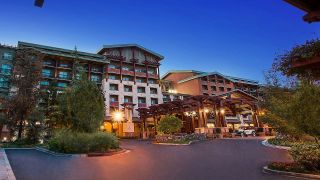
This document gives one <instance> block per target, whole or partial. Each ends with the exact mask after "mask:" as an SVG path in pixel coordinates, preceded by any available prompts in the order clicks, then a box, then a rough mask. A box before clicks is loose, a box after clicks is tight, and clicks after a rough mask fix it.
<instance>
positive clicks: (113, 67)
mask: <svg viewBox="0 0 320 180" xmlns="http://www.w3.org/2000/svg"><path fill="white" fill-rule="evenodd" d="M109 68H111V69H120V66H119V65H117V64H109Z"/></svg>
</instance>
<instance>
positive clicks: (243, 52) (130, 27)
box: [0, 0, 320, 83]
mask: <svg viewBox="0 0 320 180" xmlns="http://www.w3.org/2000/svg"><path fill="white" fill-rule="evenodd" d="M33 3H34V0H2V1H1V11H0V43H2V44H9V45H17V42H18V41H26V42H31V43H37V44H43V45H49V46H55V47H61V48H67V49H74V47H75V46H77V48H78V50H80V51H86V52H93V53H95V52H97V50H98V49H99V48H101V47H102V45H104V44H105V45H109V44H121V43H137V44H139V45H142V46H144V47H146V48H148V49H151V50H153V51H155V52H157V53H159V54H162V55H163V56H164V57H165V59H164V60H163V61H162V62H161V67H160V72H161V74H162V75H163V74H165V73H166V72H167V71H169V70H190V69H193V70H198V71H208V72H212V71H218V72H220V73H223V74H226V75H230V76H238V77H242V78H247V79H252V80H258V81H260V82H261V83H263V82H264V76H263V72H264V71H265V70H268V69H269V68H270V67H271V64H272V62H273V60H274V58H275V57H276V55H277V54H281V53H283V52H285V51H286V50H289V49H290V48H291V47H293V46H294V45H297V44H301V43H304V42H305V41H306V40H308V39H313V38H318V37H319V35H320V31H319V30H320V23H312V24H308V23H306V22H304V21H303V20H302V16H303V15H304V14H305V13H304V12H303V11H301V10H299V9H297V8H295V7H293V6H291V5H290V4H287V3H285V2H284V1H282V0H265V1H262V0H245V1H239V0H228V1H221V0H116V1H115V0H73V1H66V0H45V4H44V7H43V8H37V7H35V6H33Z"/></svg>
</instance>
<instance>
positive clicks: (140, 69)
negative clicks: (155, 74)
mask: <svg viewBox="0 0 320 180" xmlns="http://www.w3.org/2000/svg"><path fill="white" fill-rule="evenodd" d="M136 72H139V73H146V69H144V68H136Z"/></svg>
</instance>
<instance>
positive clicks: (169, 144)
mask: <svg viewBox="0 0 320 180" xmlns="http://www.w3.org/2000/svg"><path fill="white" fill-rule="evenodd" d="M195 142H199V140H196V141H190V142H189V143H188V144H174V143H152V144H155V145H165V146H189V145H191V144H193V143H195Z"/></svg>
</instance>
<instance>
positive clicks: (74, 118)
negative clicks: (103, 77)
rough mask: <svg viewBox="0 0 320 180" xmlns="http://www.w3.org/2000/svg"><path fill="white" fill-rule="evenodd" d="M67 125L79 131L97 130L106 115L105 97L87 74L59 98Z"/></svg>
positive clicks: (75, 81)
mask: <svg viewBox="0 0 320 180" xmlns="http://www.w3.org/2000/svg"><path fill="white" fill-rule="evenodd" d="M59 107H60V110H61V112H62V113H63V117H64V118H63V121H64V122H65V126H66V127H67V128H70V129H72V130H74V131H77V132H88V133H90V132H95V131H97V130H98V129H99V127H100V125H101V123H102V121H103V120H104V116H105V109H104V108H105V107H104V99H103V95H102V92H101V90H100V89H99V88H98V86H97V85H96V84H95V83H94V82H92V81H89V80H88V78H87V77H86V76H81V78H80V79H79V80H76V79H75V80H74V82H73V83H72V86H71V87H69V88H66V90H65V91H64V93H63V94H62V96H61V97H60V98H59Z"/></svg>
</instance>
